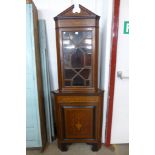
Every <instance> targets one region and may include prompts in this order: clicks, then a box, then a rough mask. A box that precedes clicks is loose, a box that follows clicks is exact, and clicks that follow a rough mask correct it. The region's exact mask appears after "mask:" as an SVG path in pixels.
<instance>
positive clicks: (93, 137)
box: [52, 5, 103, 151]
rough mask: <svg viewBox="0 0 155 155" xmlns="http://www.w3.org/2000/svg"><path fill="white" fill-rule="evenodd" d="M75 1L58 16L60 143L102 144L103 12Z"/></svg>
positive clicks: (65, 146)
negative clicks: (75, 10) (100, 49)
mask: <svg viewBox="0 0 155 155" xmlns="http://www.w3.org/2000/svg"><path fill="white" fill-rule="evenodd" d="M79 7H80V13H73V8H74V5H73V6H71V7H69V8H68V9H66V10H65V11H63V12H62V13H60V14H59V15H58V16H56V17H55V18H54V20H55V25H56V45H57V62H58V79H59V80H58V81H59V89H58V90H57V91H53V92H52V94H53V95H54V99H55V118H56V126H57V137H58V147H59V149H60V150H61V151H67V149H68V145H69V144H71V143H76V142H78V143H79V142H80V143H88V144H91V145H93V147H92V150H93V151H97V150H98V149H99V148H100V147H101V134H102V111H103V103H102V102H103V91H102V90H100V89H98V30H99V18H100V17H99V16H98V15H96V14H94V13H93V12H91V11H90V10H88V9H86V8H85V7H83V6H82V5H79Z"/></svg>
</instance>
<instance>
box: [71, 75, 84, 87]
mask: <svg viewBox="0 0 155 155" xmlns="http://www.w3.org/2000/svg"><path fill="white" fill-rule="evenodd" d="M73 86H84V80H83V79H82V78H81V77H80V76H76V77H75V78H74V79H73Z"/></svg>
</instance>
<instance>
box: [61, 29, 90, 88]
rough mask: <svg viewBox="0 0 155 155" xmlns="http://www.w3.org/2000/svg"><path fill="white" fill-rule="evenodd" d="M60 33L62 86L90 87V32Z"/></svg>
mask: <svg viewBox="0 0 155 155" xmlns="http://www.w3.org/2000/svg"><path fill="white" fill-rule="evenodd" d="M62 33H63V35H62V36H63V40H62V45H63V56H64V61H63V62H64V63H63V65H64V66H63V67H64V85H65V86H91V85H92V31H80V32H77V31H75V32H74V31H71V32H62ZM68 80H69V81H68Z"/></svg>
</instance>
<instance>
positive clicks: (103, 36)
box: [34, 0, 113, 142]
mask: <svg viewBox="0 0 155 155" xmlns="http://www.w3.org/2000/svg"><path fill="white" fill-rule="evenodd" d="M78 1H79V3H80V4H81V5H83V6H85V7H86V8H88V9H89V10H91V11H93V12H94V13H96V14H97V15H99V16H100V17H101V18H100V30H99V34H100V36H99V58H100V59H99V62H98V63H99V66H100V67H101V68H99V87H100V88H102V89H104V90H105V94H104V95H105V97H104V116H103V129H102V132H103V134H102V142H104V141H105V118H106V107H107V98H108V80H109V59H110V46H111V45H110V44H111V19H112V4H113V0H78ZM74 2H75V0H65V1H64V0H56V1H52V0H44V1H43V0H34V3H35V5H36V7H37V9H38V15H39V19H44V20H46V30H47V46H48V52H49V59H50V77H51V88H52V89H53V90H54V89H57V88H58V77H57V56H56V40H55V23H54V20H53V17H55V16H57V15H58V14H59V13H60V12H62V11H63V10H65V9H66V8H68V7H70V6H71V5H72V4H73V3H74Z"/></svg>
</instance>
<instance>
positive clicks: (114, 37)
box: [105, 0, 120, 147]
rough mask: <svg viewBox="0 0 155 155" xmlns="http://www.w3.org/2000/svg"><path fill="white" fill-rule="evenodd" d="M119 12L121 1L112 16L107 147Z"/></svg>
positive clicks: (116, 3) (114, 7)
mask: <svg viewBox="0 0 155 155" xmlns="http://www.w3.org/2000/svg"><path fill="white" fill-rule="evenodd" d="M119 10H120V0H114V2H113V16H112V33H111V56H110V69H109V92H108V107H107V118H106V135H105V145H106V146H107V147H109V146H110V142H111V128H112V116H113V103H114V102H113V101H114V88H115V74H116V62H117V59H116V57H117V41H118V27H119Z"/></svg>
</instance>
